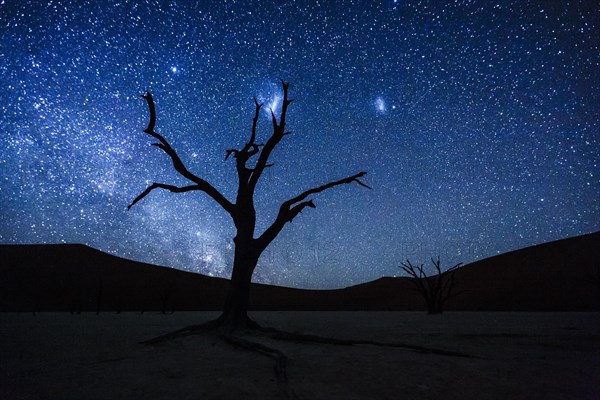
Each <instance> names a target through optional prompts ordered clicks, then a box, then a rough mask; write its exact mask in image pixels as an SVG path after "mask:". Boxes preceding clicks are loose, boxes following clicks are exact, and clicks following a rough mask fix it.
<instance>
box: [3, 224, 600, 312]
mask: <svg viewBox="0 0 600 400" xmlns="http://www.w3.org/2000/svg"><path fill="white" fill-rule="evenodd" d="M599 260H600V232H598V233H593V234H589V235H583V236H578V237H574V238H569V239H564V240H559V241H555V242H550V243H545V244H541V245H537V246H533V247H528V248H525V249H521V250H517V251H513V252H510V253H505V254H501V255H498V256H495V257H491V258H487V259H485V260H480V261H477V262H474V263H472V264H469V265H466V266H464V267H462V268H460V269H459V270H458V271H457V272H456V282H457V290H464V291H465V292H464V293H463V294H462V295H460V296H458V297H456V298H453V299H451V300H450V301H449V303H448V307H447V309H449V310H506V311H535V310H539V311H574V310H600V261H599ZM0 261H1V266H0V311H27V312H31V311H72V312H79V311H103V312H104V311H112V312H116V311H149V310H158V311H161V310H162V311H171V310H218V309H220V307H221V305H222V304H223V301H224V297H225V290H226V287H227V280H225V279H220V278H211V277H207V276H204V275H198V274H192V273H189V272H184V271H179V270H176V269H172V268H165V267H158V266H154V265H150V264H144V263H140V262H136V261H131V260H126V259H122V258H119V257H115V256H112V255H109V254H106V253H103V252H101V251H99V250H95V249H92V248H90V247H87V246H83V245H76V244H63V245H0ZM251 308H253V309H262V310H422V309H424V307H423V301H422V300H421V298H420V297H419V295H418V294H417V293H416V292H415V291H414V290H413V288H412V285H411V283H410V282H409V281H408V279H406V278H380V279H377V280H375V281H372V282H368V283H364V284H360V285H356V286H352V287H348V288H344V289H337V290H302V289H291V288H284V287H277V286H268V285H259V284H255V285H253V288H252V292H251Z"/></svg>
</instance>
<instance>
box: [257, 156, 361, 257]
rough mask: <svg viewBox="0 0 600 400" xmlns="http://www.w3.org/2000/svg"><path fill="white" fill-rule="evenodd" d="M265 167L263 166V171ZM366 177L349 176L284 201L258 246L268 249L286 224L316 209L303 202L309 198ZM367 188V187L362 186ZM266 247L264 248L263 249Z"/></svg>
mask: <svg viewBox="0 0 600 400" xmlns="http://www.w3.org/2000/svg"><path fill="white" fill-rule="evenodd" d="M264 168H265V166H263V169H264ZM364 175H366V172H359V173H358V174H355V175H352V176H349V177H347V178H344V179H340V180H337V181H333V182H329V183H326V184H324V185H321V186H317V187H314V188H312V189H309V190H306V191H305V192H302V193H301V194H299V195H298V196H296V197H293V198H291V199H289V200H287V201H284V202H283V203H282V204H281V206H280V207H279V213H278V214H277V217H276V218H275V221H274V222H273V224H271V226H269V227H268V228H267V229H266V230H265V231H264V232H263V234H262V235H261V236H260V237H259V238H258V244H259V247H261V248H266V246H268V245H269V243H271V242H272V241H273V239H275V237H276V236H277V235H278V234H279V232H281V230H282V229H283V227H284V226H285V224H286V223H288V222H291V221H292V220H293V219H294V218H295V217H296V216H297V215H298V214H299V213H300V212H302V210H303V209H304V208H306V207H310V208H316V206H315V204H314V203H313V201H312V200H308V201H303V200H305V199H306V198H307V197H308V196H310V195H313V194H317V193H320V192H323V191H325V190H327V189H331V188H333V187H335V186H339V185H344V184H348V183H352V182H356V181H357V180H358V178H360V177H362V176H364ZM362 186H365V185H362ZM263 246H264V247H263Z"/></svg>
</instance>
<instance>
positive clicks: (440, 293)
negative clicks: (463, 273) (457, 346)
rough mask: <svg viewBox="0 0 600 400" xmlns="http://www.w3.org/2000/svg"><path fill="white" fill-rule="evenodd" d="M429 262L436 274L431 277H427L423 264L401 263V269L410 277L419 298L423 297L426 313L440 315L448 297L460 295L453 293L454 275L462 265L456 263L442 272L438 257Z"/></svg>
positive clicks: (407, 261)
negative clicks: (419, 295)
mask: <svg viewBox="0 0 600 400" xmlns="http://www.w3.org/2000/svg"><path fill="white" fill-rule="evenodd" d="M431 262H432V263H433V266H434V267H435V271H436V274H435V275H432V276H427V273H426V272H425V267H424V265H423V264H420V265H413V264H411V262H410V261H409V260H406V262H405V263H402V265H401V268H402V269H403V270H404V272H406V273H407V274H408V275H410V277H411V279H410V281H411V282H412V283H413V284H414V285H415V287H416V289H417V290H418V291H419V293H420V294H421V296H423V299H424V300H425V302H426V303H427V313H428V314H441V313H442V311H443V309H444V304H445V303H446V301H447V300H448V299H449V298H450V297H453V296H457V295H458V294H460V293H461V292H453V291H454V284H455V280H454V274H455V272H456V270H457V269H458V268H459V267H460V266H461V265H462V263H458V264H456V265H455V266H453V267H452V268H449V269H447V270H445V271H443V272H442V267H441V266H440V258H439V257H438V259H437V261H436V260H434V259H433V258H432V259H431Z"/></svg>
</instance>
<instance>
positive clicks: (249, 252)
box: [217, 237, 259, 330]
mask: <svg viewBox="0 0 600 400" xmlns="http://www.w3.org/2000/svg"><path fill="white" fill-rule="evenodd" d="M234 242H235V256H234V260H233V271H232V273H231V280H230V282H229V289H228V291H227V297H226V299H225V306H224V307H223V313H222V314H221V316H220V317H219V318H218V320H217V321H218V324H219V325H220V326H224V327H225V328H226V329H229V330H236V329H239V328H247V327H253V326H256V323H254V322H253V321H252V320H251V319H250V318H249V317H248V300H249V296H250V282H251V280H252V274H253V273H254V269H255V268H256V264H257V263H258V257H259V255H257V254H256V249H254V248H253V247H252V244H251V241H244V240H239V239H238V238H237V237H236V239H234Z"/></svg>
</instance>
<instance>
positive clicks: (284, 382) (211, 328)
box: [140, 319, 482, 400]
mask: <svg viewBox="0 0 600 400" xmlns="http://www.w3.org/2000/svg"><path fill="white" fill-rule="evenodd" d="M248 321H249V323H246V324H242V326H237V325H227V324H223V321H222V320H220V319H216V320H213V321H208V322H206V323H203V324H199V325H190V326H186V327H185V328H181V329H178V330H176V331H173V332H169V333H166V334H164V335H160V336H157V337H154V338H152V339H148V340H145V341H143V342H140V343H141V344H146V345H157V344H161V343H164V342H168V341H170V340H174V339H178V338H183V337H187V336H192V335H201V334H215V336H217V337H218V338H220V339H222V340H224V341H225V342H226V343H228V344H231V345H232V346H234V347H238V348H241V349H244V350H248V351H253V352H256V353H259V354H261V355H264V356H267V357H269V358H271V359H273V360H274V361H275V365H274V366H273V371H274V373H275V379H276V382H277V386H278V387H279V390H280V391H281V394H282V396H283V398H285V399H292V400H294V399H298V397H297V396H296V394H295V393H294V391H293V390H292V389H291V388H290V387H289V384H288V376H287V362H288V357H287V356H286V355H285V354H284V353H283V352H282V351H281V350H278V349H276V348H273V347H269V346H266V345H264V344H261V343H258V342H254V341H251V340H248V339H245V338H243V337H241V336H240V335H239V334H236V333H240V334H243V333H246V334H256V333H259V334H263V335H264V337H266V338H270V339H274V340H280V341H288V342H298V343H318V344H325V345H335V346H354V345H369V346H377V347H392V348H399V349H404V350H408V351H414V352H417V353H422V354H434V355H442V356H449V357H462V358H471V359H481V358H482V357H479V356H475V355H472V354H468V353H462V352H458V351H450V350H443V349H438V348H432V347H425V346H416V345H410V344H405V343H398V342H378V341H374V340H352V339H338V338H333V337H327V336H319V335H311V334H304V333H298V332H288V331H282V330H279V329H275V328H267V327H261V326H260V325H259V324H257V323H256V322H254V321H252V320H250V319H248Z"/></svg>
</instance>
